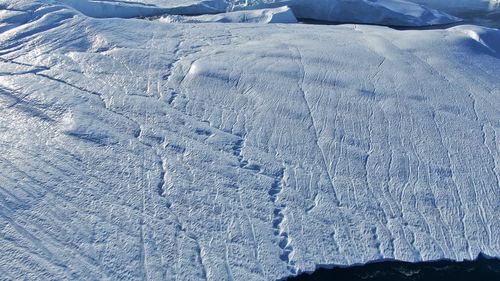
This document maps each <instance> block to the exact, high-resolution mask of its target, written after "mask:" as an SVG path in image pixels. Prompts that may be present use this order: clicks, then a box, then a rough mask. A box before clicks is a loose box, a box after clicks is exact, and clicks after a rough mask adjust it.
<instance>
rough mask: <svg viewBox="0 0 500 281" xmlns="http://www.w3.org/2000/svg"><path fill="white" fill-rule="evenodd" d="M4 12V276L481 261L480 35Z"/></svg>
mask: <svg viewBox="0 0 500 281" xmlns="http://www.w3.org/2000/svg"><path fill="white" fill-rule="evenodd" d="M24 3H28V4H29V3H30V2H29V1H24ZM18 5H19V6H18ZM21 5H22V3H21V1H12V5H10V6H9V11H8V13H7V14H8V15H12V17H5V13H3V14H2V19H1V23H2V24H4V23H8V25H7V27H5V29H4V32H3V33H1V34H0V42H2V44H1V45H0V46H1V47H0V48H1V49H0V56H1V60H0V108H1V110H0V130H1V132H2V134H0V171H1V172H0V183H1V185H0V193H1V197H0V199H1V200H0V207H1V208H0V232H1V235H0V239H2V240H1V245H2V247H0V255H1V256H3V257H6V258H4V259H1V261H0V272H1V273H2V276H3V277H4V276H5V278H6V279H19V278H18V277H19V276H22V277H26V278H28V279H51V278H54V279H101V278H110V279H152V280H157V279H168V278H172V279H173V278H174V277H176V278H178V279H185V280H197V279H199V280H203V279H210V280H224V279H226V280H231V279H234V280H273V279H279V278H283V277H285V276H288V275H291V274H293V272H300V271H310V270H313V269H314V268H315V267H316V266H317V265H318V264H336V265H350V264H357V263H365V262H368V261H373V260H380V259H385V258H396V259H398V260H406V261H418V260H433V259H442V258H450V259H454V260H462V259H470V258H474V257H475V256H476V255H477V254H478V253H479V252H484V253H486V254H487V255H490V256H496V257H498V256H500V240H499V239H500V238H499V237H500V235H499V234H500V233H498V232H499V230H500V222H499V219H498V218H499V217H500V216H499V205H498V204H499V203H498V202H499V200H498V199H499V198H500V194H499V192H500V191H499V184H498V175H499V167H500V155H499V149H498V147H499V145H500V144H499V141H500V138H499V137H498V136H499V133H500V123H499V122H498V120H499V119H500V118H499V112H498V108H499V107H500V101H499V94H500V93H499V87H498V85H499V82H498V77H499V69H500V67H499V65H500V63H499V59H498V52H499V50H500V34H499V31H498V30H495V29H488V28H481V27H476V26H460V27H455V28H451V29H448V30H436V31H405V32H400V31H394V30H390V29H388V28H383V27H368V26H356V25H346V26H339V27H325V26H293V27H288V26H286V27H285V26H259V25H224V26H220V25H189V24H187V25H183V26H179V25H168V24H159V23H154V22H147V21H140V20H121V19H116V20H114V19H110V20H106V21H101V20H95V19H90V18H86V17H84V16H82V15H79V14H75V11H73V10H70V9H65V8H61V7H58V8H54V7H50V6H46V7H38V6H36V7H35V8H33V9H25V7H27V6H23V8H20V6H21ZM28 6H29V5H28ZM26 11H28V12H26ZM340 39H342V40H340ZM422 81H425V83H423V82H422ZM214 163H216V164H214ZM276 210H277V211H276ZM406 239H407V240H406ZM290 249H291V251H290V252H289V250H290Z"/></svg>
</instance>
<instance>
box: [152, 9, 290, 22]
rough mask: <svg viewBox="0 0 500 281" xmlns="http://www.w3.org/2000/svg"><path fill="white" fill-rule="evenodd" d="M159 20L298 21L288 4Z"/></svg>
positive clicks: (161, 20)
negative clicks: (277, 6)
mask: <svg viewBox="0 0 500 281" xmlns="http://www.w3.org/2000/svg"><path fill="white" fill-rule="evenodd" d="M158 20H159V21H160V22H166V23H210V22H221V23H297V19H296V18H295V15H294V14H293V12H292V10H291V9H290V8H289V7H287V6H283V7H279V8H274V9H261V10H246V11H235V12H228V13H221V14H216V15H201V16H191V17H190V16H179V15H167V16H163V17H161V18H160V19H158Z"/></svg>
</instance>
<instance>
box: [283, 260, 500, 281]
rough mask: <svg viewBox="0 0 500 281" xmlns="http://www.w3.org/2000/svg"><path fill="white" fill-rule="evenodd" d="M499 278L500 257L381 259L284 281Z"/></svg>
mask: <svg viewBox="0 0 500 281" xmlns="http://www.w3.org/2000/svg"><path fill="white" fill-rule="evenodd" d="M313 280H314V281H326V280H328V281H330V280H332V281H333V280H352V281H358V280H360V281H361V280H363V281H386V280H390V281H392V280H401V281H443V280H444V281H489V280H491V281H500V259H492V258H486V257H484V256H479V257H478V258H477V259H476V260H474V261H463V262H453V261H436V262H420V263H407V262H398V261H383V262H376V263H370V264H367V265H362V266H353V267H347V268H332V269H318V270H316V271H315V272H314V273H312V274H305V273H304V274H301V275H299V276H297V277H293V278H289V279H288V281H313Z"/></svg>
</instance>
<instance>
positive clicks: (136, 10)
mask: <svg viewBox="0 0 500 281" xmlns="http://www.w3.org/2000/svg"><path fill="white" fill-rule="evenodd" d="M45 2H48V3H50V2H52V3H62V4H65V5H70V6H72V7H73V8H75V9H77V10H79V11H80V12H82V13H83V14H85V15H88V16H91V17H98V18H109V17H121V18H131V17H145V16H157V15H161V14H170V15H172V14H181V15H197V14H209V13H210V14H214V13H223V12H226V11H237V10H256V9H263V8H277V7H280V6H286V5H289V6H290V7H291V8H292V10H293V12H294V13H295V14H296V15H297V16H298V17H299V18H306V19H314V20H323V21H333V22H352V23H370V24H381V25H396V26H426V25H435V24H447V23H452V22H457V21H459V20H460V19H458V18H456V17H453V16H450V15H448V14H446V13H442V12H439V11H437V10H434V9H430V8H427V7H425V6H422V5H420V4H416V3H412V2H410V1H404V0H314V1H313V0H254V1H248V0H246V1H243V0H173V1H168V0H139V1H137V0H134V1H130V0H125V1H122V0H47V1H45Z"/></svg>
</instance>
